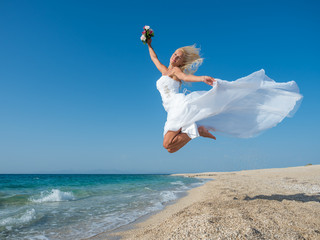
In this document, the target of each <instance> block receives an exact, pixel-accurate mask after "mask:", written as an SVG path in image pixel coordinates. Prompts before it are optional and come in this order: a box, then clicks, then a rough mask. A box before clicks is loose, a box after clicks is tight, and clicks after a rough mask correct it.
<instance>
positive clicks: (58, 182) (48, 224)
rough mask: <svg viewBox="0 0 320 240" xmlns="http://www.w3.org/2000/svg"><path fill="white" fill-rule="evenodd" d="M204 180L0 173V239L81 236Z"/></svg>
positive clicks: (126, 220) (131, 217)
mask: <svg viewBox="0 0 320 240" xmlns="http://www.w3.org/2000/svg"><path fill="white" fill-rule="evenodd" d="M206 181H207V180H205V179H199V178H187V177H180V176H171V175H149V174H97V175H95V174H88V175H86V174H52V175H51V174H17V175H15V174H1V175H0V239H10V240H11V239H15V240H18V239H32V240H35V239H39V240H46V239H50V240H51V239H52V240H56V239H59V240H61V239H84V238H88V237H92V236H94V235H97V234H99V233H101V232H106V231H112V230H115V229H117V228H119V227H121V226H124V225H127V224H130V223H132V222H134V221H135V220H137V219H138V218H140V217H142V216H145V215H147V214H150V213H152V212H155V211H158V210H161V209H163V208H164V207H165V205H167V204H169V203H170V202H172V201H174V200H176V199H178V198H179V197H181V196H183V195H184V194H185V193H186V191H188V190H189V189H191V188H194V187H197V186H200V185H202V184H204V183H205V182H206Z"/></svg>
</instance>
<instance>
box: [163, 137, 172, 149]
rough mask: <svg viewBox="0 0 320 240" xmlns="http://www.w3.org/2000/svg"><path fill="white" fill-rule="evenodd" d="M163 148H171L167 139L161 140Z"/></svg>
mask: <svg viewBox="0 0 320 240" xmlns="http://www.w3.org/2000/svg"><path fill="white" fill-rule="evenodd" d="M163 147H164V148H165V149H169V148H170V147H171V141H168V140H167V139H164V140H163Z"/></svg>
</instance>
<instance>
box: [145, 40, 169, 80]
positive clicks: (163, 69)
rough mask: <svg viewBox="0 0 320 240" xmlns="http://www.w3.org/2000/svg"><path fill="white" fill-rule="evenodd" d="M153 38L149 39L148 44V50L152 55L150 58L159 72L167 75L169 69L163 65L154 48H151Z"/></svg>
mask: <svg viewBox="0 0 320 240" xmlns="http://www.w3.org/2000/svg"><path fill="white" fill-rule="evenodd" d="M151 41H152V40H151V38H150V39H148V41H147V43H148V48H149V53H150V58H151V60H152V61H153V63H154V65H156V67H157V68H158V70H159V71H160V72H161V73H162V74H165V73H166V72H167V70H168V69H167V67H166V66H165V65H163V64H162V63H161V62H160V61H159V59H158V57H157V54H156V53H155V51H154V50H153V48H152V47H151Z"/></svg>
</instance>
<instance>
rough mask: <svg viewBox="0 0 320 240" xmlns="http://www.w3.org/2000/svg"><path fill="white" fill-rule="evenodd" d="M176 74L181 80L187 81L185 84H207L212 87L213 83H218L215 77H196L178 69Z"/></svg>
mask: <svg viewBox="0 0 320 240" xmlns="http://www.w3.org/2000/svg"><path fill="white" fill-rule="evenodd" d="M174 74H175V75H176V76H177V77H178V78H179V79H180V80H182V81H185V82H205V83H206V84H208V85H210V86H212V85H213V83H214V82H215V81H216V80H215V79H214V78H213V77H209V76H195V75H192V74H185V73H184V72H182V71H181V69H180V68H178V67H175V68H174Z"/></svg>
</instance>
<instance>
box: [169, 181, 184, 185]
mask: <svg viewBox="0 0 320 240" xmlns="http://www.w3.org/2000/svg"><path fill="white" fill-rule="evenodd" d="M171 184H172V185H184V183H183V182H181V181H176V182H171Z"/></svg>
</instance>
